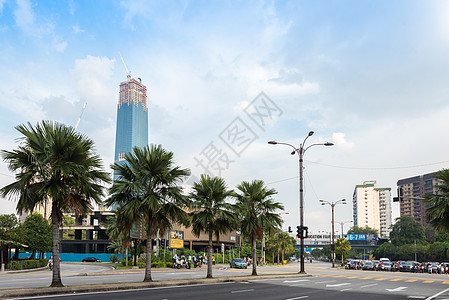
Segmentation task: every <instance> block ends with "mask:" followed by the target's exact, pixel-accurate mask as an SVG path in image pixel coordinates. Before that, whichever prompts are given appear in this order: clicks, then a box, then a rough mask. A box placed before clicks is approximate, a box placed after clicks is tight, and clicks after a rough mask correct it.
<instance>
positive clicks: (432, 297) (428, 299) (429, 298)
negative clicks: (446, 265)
mask: <svg viewBox="0 0 449 300" xmlns="http://www.w3.org/2000/svg"><path fill="white" fill-rule="evenodd" d="M447 291H449V289H445V290H444V291H441V292H439V293H436V294H435V295H433V296H430V297H428V298H426V300H432V299H434V298H436V297H438V296H439V295H441V294H443V293H446V292H447Z"/></svg>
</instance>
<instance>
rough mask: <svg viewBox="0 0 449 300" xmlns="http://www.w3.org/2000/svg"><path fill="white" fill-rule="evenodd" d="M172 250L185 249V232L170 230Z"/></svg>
mask: <svg viewBox="0 0 449 300" xmlns="http://www.w3.org/2000/svg"><path fill="white" fill-rule="evenodd" d="M170 248H171V249H182V248H184V231H180V230H170Z"/></svg>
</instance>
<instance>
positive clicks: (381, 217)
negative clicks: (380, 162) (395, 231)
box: [352, 181, 391, 237]
mask: <svg viewBox="0 0 449 300" xmlns="http://www.w3.org/2000/svg"><path fill="white" fill-rule="evenodd" d="M352 201H353V206H352V208H353V218H354V225H355V226H359V227H366V226H368V227H371V228H375V229H377V230H379V234H380V236H381V237H389V235H390V226H391V188H378V187H376V181H365V182H363V184H362V185H356V186H355V189H354V195H353V196H352Z"/></svg>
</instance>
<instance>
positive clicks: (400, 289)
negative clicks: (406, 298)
mask: <svg viewBox="0 0 449 300" xmlns="http://www.w3.org/2000/svg"><path fill="white" fill-rule="evenodd" d="M406 288H408V287H406V286H400V287H397V288H395V289H386V290H387V291H389V292H401V291H403V290H405V289H406Z"/></svg>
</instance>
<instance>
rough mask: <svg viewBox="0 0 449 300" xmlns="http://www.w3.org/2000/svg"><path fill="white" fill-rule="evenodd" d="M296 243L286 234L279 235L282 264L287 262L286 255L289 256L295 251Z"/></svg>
mask: <svg viewBox="0 0 449 300" xmlns="http://www.w3.org/2000/svg"><path fill="white" fill-rule="evenodd" d="M295 243H296V241H294V240H293V238H292V237H291V236H290V235H289V234H288V233H286V232H280V233H279V249H280V250H281V253H282V262H283V261H284V260H285V254H288V255H289V256H290V255H291V254H292V253H293V252H294V251H295Z"/></svg>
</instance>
